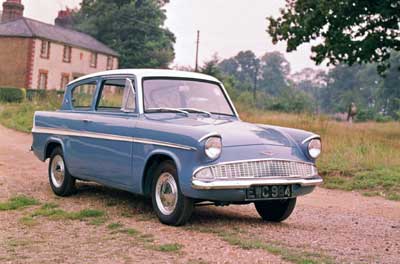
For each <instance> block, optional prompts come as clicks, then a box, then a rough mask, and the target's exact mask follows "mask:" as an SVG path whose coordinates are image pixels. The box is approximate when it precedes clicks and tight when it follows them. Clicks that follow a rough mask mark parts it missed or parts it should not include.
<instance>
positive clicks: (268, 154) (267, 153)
mask: <svg viewBox="0 0 400 264" xmlns="http://www.w3.org/2000/svg"><path fill="white" fill-rule="evenodd" d="M260 154H263V155H266V156H272V154H273V153H272V152H271V151H262V152H260Z"/></svg>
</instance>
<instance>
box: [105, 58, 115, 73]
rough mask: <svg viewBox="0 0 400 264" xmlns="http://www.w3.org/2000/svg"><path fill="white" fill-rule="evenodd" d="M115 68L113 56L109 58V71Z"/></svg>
mask: <svg viewBox="0 0 400 264" xmlns="http://www.w3.org/2000/svg"><path fill="white" fill-rule="evenodd" d="M113 68H114V58H113V57H112V56H108V57H107V70H112V69H113Z"/></svg>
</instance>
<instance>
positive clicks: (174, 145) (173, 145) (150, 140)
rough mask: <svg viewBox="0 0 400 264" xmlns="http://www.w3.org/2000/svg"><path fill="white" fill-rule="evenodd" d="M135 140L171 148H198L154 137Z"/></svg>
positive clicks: (134, 140)
mask: <svg viewBox="0 0 400 264" xmlns="http://www.w3.org/2000/svg"><path fill="white" fill-rule="evenodd" d="M133 142H135V143H142V144H149V145H158V146H163V147H170V148H178V149H184V150H197V149H196V148H194V147H189V146H186V145H180V144H175V143H170V142H165V141H158V140H152V139H145V138H134V139H133Z"/></svg>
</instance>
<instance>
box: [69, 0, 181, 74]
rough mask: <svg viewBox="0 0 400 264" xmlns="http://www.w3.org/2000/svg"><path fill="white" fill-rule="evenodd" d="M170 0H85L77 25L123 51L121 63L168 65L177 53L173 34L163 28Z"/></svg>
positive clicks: (76, 15)
mask: <svg viewBox="0 0 400 264" xmlns="http://www.w3.org/2000/svg"><path fill="white" fill-rule="evenodd" d="M167 2H169V1H168V0H114V1H108V0H83V1H82V3H81V8H80V10H79V11H78V12H77V13H76V14H75V16H74V27H75V28H76V29H77V30H80V31H83V32H85V33H88V34H90V35H92V36H93V37H95V38H96V39H98V40H100V41H102V42H103V43H105V44H106V45H108V46H110V47H111V48H113V49H114V50H116V51H117V52H118V53H119V54H120V55H121V58H120V67H123V68H125V67H161V68H167V67H168V65H169V64H170V62H172V61H173V59H174V57H175V53H174V48H173V45H174V43H175V36H174V34H173V33H172V32H171V31H169V30H168V29H166V28H164V27H163V26H164V22H165V20H166V15H165V10H163V6H164V5H165V4H166V3H167Z"/></svg>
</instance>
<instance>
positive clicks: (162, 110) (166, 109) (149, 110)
mask: <svg viewBox="0 0 400 264" xmlns="http://www.w3.org/2000/svg"><path fill="white" fill-rule="evenodd" d="M146 112H152V113H156V112H167V113H170V112H175V113H181V114H185V115H186V116H189V112H187V111H184V110H181V109H178V108H169V107H157V108H147V109H146Z"/></svg>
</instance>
